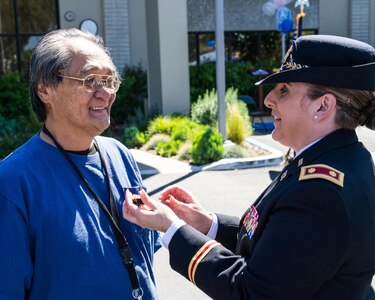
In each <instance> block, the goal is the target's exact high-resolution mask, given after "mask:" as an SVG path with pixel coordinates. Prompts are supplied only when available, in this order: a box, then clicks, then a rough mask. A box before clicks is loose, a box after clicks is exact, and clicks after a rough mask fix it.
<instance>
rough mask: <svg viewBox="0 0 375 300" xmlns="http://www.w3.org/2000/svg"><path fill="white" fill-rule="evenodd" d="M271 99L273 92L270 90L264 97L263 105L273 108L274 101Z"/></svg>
mask: <svg viewBox="0 0 375 300" xmlns="http://www.w3.org/2000/svg"><path fill="white" fill-rule="evenodd" d="M272 99H273V90H271V91H270V92H269V93H268V94H267V95H266V98H265V99H264V105H265V106H267V107H268V108H272V107H273V106H274V101H273V100H272Z"/></svg>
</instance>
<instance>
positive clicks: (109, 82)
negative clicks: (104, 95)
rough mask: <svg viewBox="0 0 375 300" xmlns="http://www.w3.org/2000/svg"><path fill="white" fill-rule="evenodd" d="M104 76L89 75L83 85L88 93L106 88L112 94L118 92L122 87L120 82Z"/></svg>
mask: <svg viewBox="0 0 375 300" xmlns="http://www.w3.org/2000/svg"><path fill="white" fill-rule="evenodd" d="M105 77H106V78H104V76H102V75H96V74H90V75H87V76H86V78H85V80H84V81H83V85H84V87H85V88H86V90H87V91H90V92H93V91H96V90H98V89H100V88H103V87H104V88H105V89H107V90H109V91H110V92H113V93H115V92H117V91H118V89H119V87H120V81H119V80H118V79H116V78H114V77H113V76H105Z"/></svg>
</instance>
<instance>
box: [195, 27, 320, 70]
mask: <svg viewBox="0 0 375 300" xmlns="http://www.w3.org/2000/svg"><path fill="white" fill-rule="evenodd" d="M293 34H294V32H293V31H291V32H290V33H289V36H287V39H286V40H287V41H286V49H288V48H289V46H290V41H291V40H292V38H293ZM303 34H304V35H307V34H316V31H315V30H306V31H303ZM214 40H215V33H214V32H190V33H189V63H190V65H195V64H199V63H207V62H215V61H216V53H215V42H214ZM224 41H225V56H226V57H225V60H226V61H248V62H251V63H253V64H254V65H255V66H258V67H260V68H273V67H275V66H277V67H279V66H280V63H281V51H282V45H281V33H280V32H278V31H243V32H230V31H227V32H225V36H224Z"/></svg>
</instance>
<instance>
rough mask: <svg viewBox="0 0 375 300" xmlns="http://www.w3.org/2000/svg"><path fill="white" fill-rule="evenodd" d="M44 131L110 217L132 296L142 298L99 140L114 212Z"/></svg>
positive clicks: (45, 129) (59, 146)
mask: <svg viewBox="0 0 375 300" xmlns="http://www.w3.org/2000/svg"><path fill="white" fill-rule="evenodd" d="M42 130H43V132H44V133H45V134H46V135H48V136H49V137H50V138H51V139H52V140H53V142H54V143H55V145H56V147H57V149H58V150H59V151H60V152H61V153H62V154H63V155H64V157H65V158H66V159H67V160H68V161H69V163H70V164H71V165H72V167H73V169H74V170H75V172H76V173H77V175H78V176H79V177H80V178H81V179H82V181H83V182H84V183H85V185H86V187H87V189H88V190H89V191H90V193H91V195H92V196H93V197H94V199H95V200H96V202H97V203H98V205H99V206H100V208H101V209H102V210H103V211H104V213H105V214H106V216H107V217H108V219H109V220H110V221H111V224H112V227H113V230H114V232H115V235H116V239H117V242H118V245H119V248H120V254H121V257H122V259H123V261H124V264H125V266H126V268H127V270H128V273H129V278H130V282H131V285H132V289H133V290H132V296H133V297H134V299H138V300H140V299H142V296H143V290H142V288H141V287H140V286H139V281H138V277H137V273H136V272H135V267H134V262H133V257H132V255H131V252H130V247H129V244H128V242H127V241H126V238H125V236H124V234H123V233H122V231H121V229H120V222H119V215H118V209H117V206H116V202H115V199H114V197H113V193H112V190H111V184H110V179H109V173H108V169H107V164H106V163H105V160H104V159H103V156H102V154H101V153H100V149H99V146H98V144H97V142H96V141H95V139H94V146H95V148H96V150H97V151H98V153H99V157H100V161H101V163H102V165H103V168H104V171H105V179H106V182H107V187H108V191H109V200H110V205H111V212H112V214H111V213H110V212H109V211H108V209H107V207H106V206H105V204H104V203H103V201H102V200H101V199H100V197H99V196H98V195H97V194H96V193H95V191H94V190H93V189H92V187H91V186H90V184H89V183H88V181H87V180H86V178H85V177H84V176H83V174H82V172H81V171H80V170H79V169H78V167H77V165H76V164H75V163H74V162H73V160H72V158H71V157H70V156H69V155H68V153H67V151H65V149H64V148H63V147H62V146H61V145H60V144H59V143H58V142H57V141H56V139H55V137H54V136H53V135H52V133H51V132H50V131H49V130H48V129H47V128H46V126H43V129H42Z"/></svg>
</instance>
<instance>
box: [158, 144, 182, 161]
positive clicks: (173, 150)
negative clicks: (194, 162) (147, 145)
mask: <svg viewBox="0 0 375 300" xmlns="http://www.w3.org/2000/svg"><path fill="white" fill-rule="evenodd" d="M181 145H182V142H181V141H175V140H170V141H169V142H159V143H158V144H157V145H156V148H155V150H156V153H157V154H159V155H160V156H163V157H171V156H173V155H176V154H177V151H178V149H179V148H180V146H181Z"/></svg>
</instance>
